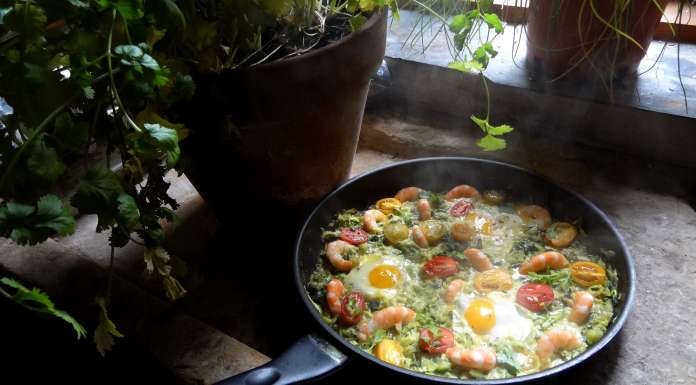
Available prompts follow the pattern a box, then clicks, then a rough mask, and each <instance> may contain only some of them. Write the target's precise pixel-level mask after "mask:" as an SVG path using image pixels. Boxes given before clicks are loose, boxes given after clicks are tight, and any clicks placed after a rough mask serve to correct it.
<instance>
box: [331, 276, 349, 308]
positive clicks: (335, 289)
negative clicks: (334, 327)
mask: <svg viewBox="0 0 696 385" xmlns="http://www.w3.org/2000/svg"><path fill="white" fill-rule="evenodd" d="M344 291H346V288H345V286H343V282H341V281H339V280H337V279H332V280H331V281H329V283H327V284H326V303H327V304H328V305H329V311H330V312H331V314H333V315H339V314H340V313H341V308H342V307H343V306H342V305H341V296H342V295H343V292H344Z"/></svg>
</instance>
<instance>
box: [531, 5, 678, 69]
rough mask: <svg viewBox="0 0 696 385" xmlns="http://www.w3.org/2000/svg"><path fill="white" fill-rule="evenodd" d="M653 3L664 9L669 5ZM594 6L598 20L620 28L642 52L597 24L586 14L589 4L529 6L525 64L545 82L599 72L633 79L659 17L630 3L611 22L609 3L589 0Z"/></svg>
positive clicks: (651, 9)
mask: <svg viewBox="0 0 696 385" xmlns="http://www.w3.org/2000/svg"><path fill="white" fill-rule="evenodd" d="M658 2H659V3H660V5H661V6H662V8H663V9H664V6H665V5H666V4H667V2H668V0H658ZM593 4H594V6H595V9H596V11H597V14H599V16H601V17H602V18H603V19H604V20H606V21H608V22H609V23H610V24H612V25H617V26H619V27H620V29H621V30H622V31H624V32H626V33H627V34H628V35H629V36H631V37H632V38H633V39H635V40H636V41H637V42H638V43H640V44H641V45H642V47H643V49H640V48H638V47H637V46H636V45H635V44H633V43H632V42H630V41H629V40H628V39H626V38H625V37H622V36H618V35H617V34H616V33H615V32H614V31H613V30H612V29H610V28H608V27H607V26H606V24H604V23H602V22H601V21H600V20H599V19H598V18H597V17H596V15H594V14H593V12H592V11H591V8H590V0H533V1H532V2H531V4H530V8H529V11H528V16H527V62H528V63H529V64H530V65H531V66H532V67H533V68H534V69H535V70H537V71H540V72H542V73H543V74H544V75H545V76H546V77H550V78H553V77H557V76H560V75H565V74H568V75H578V74H583V75H590V74H591V73H592V72H595V73H596V72H597V71H598V70H599V71H606V72H605V73H603V74H602V75H609V76H617V75H620V74H625V73H635V72H636V70H637V68H638V65H639V64H640V61H641V60H642V59H643V57H644V56H645V52H646V50H647V48H648V46H649V45H650V43H651V41H652V38H653V35H654V33H655V28H656V27H657V25H658V23H659V21H660V18H661V17H662V13H661V12H660V10H659V9H658V8H657V7H656V6H655V5H654V4H653V2H652V0H631V1H630V3H629V6H628V7H627V9H626V10H625V11H624V12H622V13H621V16H620V20H618V21H616V20H612V18H613V17H614V15H617V14H618V13H616V12H615V10H614V7H615V4H616V3H615V2H614V1H606V0H602V1H599V0H593ZM608 72H611V73H608Z"/></svg>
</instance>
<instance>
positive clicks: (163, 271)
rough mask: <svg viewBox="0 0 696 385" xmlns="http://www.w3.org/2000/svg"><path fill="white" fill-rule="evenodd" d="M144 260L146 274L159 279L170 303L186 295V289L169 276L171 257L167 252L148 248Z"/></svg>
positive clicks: (158, 248)
mask: <svg viewBox="0 0 696 385" xmlns="http://www.w3.org/2000/svg"><path fill="white" fill-rule="evenodd" d="M144 258H145V265H146V267H147V271H148V273H150V274H152V275H154V274H157V275H159V276H160V277H161V279H162V285H163V286H164V290H165V294H166V295H167V298H168V299H169V300H170V301H176V300H177V299H179V298H182V297H183V296H185V295H186V289H184V287H183V286H181V283H179V281H178V280H177V279H176V278H174V277H172V275H171V272H172V266H171V265H170V264H169V261H170V260H171V257H170V256H169V253H167V250H165V249H164V248H162V247H155V248H149V249H147V250H145V254H144Z"/></svg>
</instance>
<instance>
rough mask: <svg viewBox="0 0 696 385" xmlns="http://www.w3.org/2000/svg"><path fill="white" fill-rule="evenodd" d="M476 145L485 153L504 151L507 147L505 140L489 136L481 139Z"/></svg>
mask: <svg viewBox="0 0 696 385" xmlns="http://www.w3.org/2000/svg"><path fill="white" fill-rule="evenodd" d="M476 144H477V145H478V146H479V147H481V148H482V149H483V150H484V151H497V150H502V149H504V148H505V147H507V144H506V143H505V139H501V138H496V137H495V136H493V135H491V134H488V135H486V136H484V137H483V138H481V139H479V140H478V142H476Z"/></svg>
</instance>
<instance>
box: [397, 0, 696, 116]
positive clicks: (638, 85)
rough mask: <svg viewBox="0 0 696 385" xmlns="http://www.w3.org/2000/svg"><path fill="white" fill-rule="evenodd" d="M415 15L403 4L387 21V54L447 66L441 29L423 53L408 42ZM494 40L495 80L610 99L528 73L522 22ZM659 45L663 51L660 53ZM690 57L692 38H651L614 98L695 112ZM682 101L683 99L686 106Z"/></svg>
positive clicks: (695, 74) (695, 65) (694, 49)
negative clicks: (398, 15)
mask: <svg viewBox="0 0 696 385" xmlns="http://www.w3.org/2000/svg"><path fill="white" fill-rule="evenodd" d="M416 15H417V13H416V12H414V11H408V10H402V11H401V20H399V21H398V22H393V23H391V26H390V30H389V33H388V36H387V50H386V56H388V57H391V58H397V59H403V60H408V61H414V62H420V63H425V64H431V65H436V66H441V67H446V66H447V64H448V63H449V62H451V61H452V57H451V56H450V53H449V51H448V49H447V43H446V41H445V39H444V36H443V35H442V34H440V35H439V36H437V37H436V38H435V39H434V40H433V42H432V44H431V45H430V47H429V49H428V51H427V52H426V53H425V54H423V53H422V50H421V45H420V43H417V44H415V45H414V46H411V45H410V42H408V41H407V40H406V39H407V38H408V36H409V33H410V32H411V29H412V28H413V25H414V23H415V22H416ZM434 32H435V31H434V30H433V31H425V32H424V36H423V39H424V41H425V42H426V43H427V42H428V41H430V39H432V37H433V35H434ZM513 42H514V44H513ZM494 46H495V48H496V49H497V50H498V52H499V54H498V56H496V57H495V58H494V59H492V60H491V62H490V65H489V67H488V69H487V70H486V71H485V75H486V76H487V77H488V78H489V79H490V80H492V81H493V82H495V83H498V84H501V85H507V86H512V87H518V88H522V89H528V90H534V91H544V92H550V93H553V94H556V95H560V96H568V97H575V98H582V99H588V100H594V101H599V102H604V103H605V102H608V101H609V98H608V96H606V93H605V92H601V91H599V92H598V90H596V89H592V88H590V87H587V85H586V84H577V83H576V82H570V81H558V82H555V83H554V84H549V83H547V82H544V81H535V80H533V79H531V77H530V74H529V72H528V71H527V69H526V68H525V67H526V64H525V55H526V38H525V32H524V26H523V25H507V26H506V28H505V32H504V33H503V34H502V35H500V36H499V37H498V38H497V39H496V40H495V41H494ZM663 47H664V52H663V53H662V57H660V52H661V51H662V50H663ZM678 50H679V57H680V58H681V60H680V65H681V75H682V76H681V78H682V82H683V85H684V88H685V92H683V91H682V87H681V85H680V81H679V76H678V72H677V57H678V56H677V55H678ZM694 57H696V45H695V44H686V43H682V44H680V45H679V46H678V45H677V43H674V42H664V41H653V43H652V44H651V45H650V47H649V48H648V52H647V54H646V57H645V58H644V59H643V61H642V62H641V64H640V67H639V69H638V73H639V74H640V75H639V76H637V77H636V79H635V81H632V82H631V84H628V85H627V84H623V85H615V86H614V90H613V92H614V104H615V105H618V106H624V107H632V108H639V109H643V110H647V111H655V112H660V113H666V114H670V115H677V116H685V117H692V118H694V117H696V62H694V61H693V59H692V58H694ZM684 93H686V97H685V95H684ZM602 94H603V95H602ZM685 101H686V103H688V107H689V108H688V110H687V108H686V103H685Z"/></svg>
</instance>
